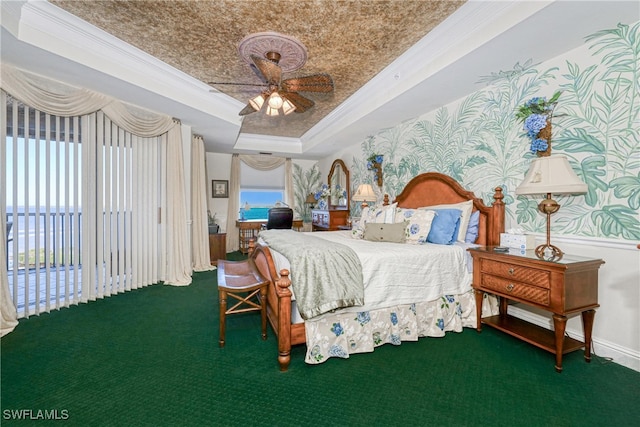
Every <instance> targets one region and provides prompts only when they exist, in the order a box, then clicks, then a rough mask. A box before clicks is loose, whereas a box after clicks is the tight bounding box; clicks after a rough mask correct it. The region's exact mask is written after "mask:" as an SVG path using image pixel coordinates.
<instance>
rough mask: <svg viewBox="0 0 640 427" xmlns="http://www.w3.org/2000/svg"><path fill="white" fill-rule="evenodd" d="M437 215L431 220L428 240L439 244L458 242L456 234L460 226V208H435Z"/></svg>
mask: <svg viewBox="0 0 640 427" xmlns="http://www.w3.org/2000/svg"><path fill="white" fill-rule="evenodd" d="M433 210H434V211H435V213H436V216H435V217H434V218H433V221H432V222H431V230H430V231H429V235H428V236H427V242H429V243H435V244H437V245H452V244H454V243H455V242H456V236H457V235H458V230H459V228H460V218H461V217H462V211H461V210H460V209H433Z"/></svg>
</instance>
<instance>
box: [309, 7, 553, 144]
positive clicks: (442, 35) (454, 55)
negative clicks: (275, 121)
mask: <svg viewBox="0 0 640 427" xmlns="http://www.w3.org/2000/svg"><path fill="white" fill-rule="evenodd" d="M551 3H553V1H536V2H501V1H479V0H470V1H468V2H467V3H465V4H464V5H463V6H462V7H460V9H458V10H457V11H456V12H455V13H453V14H452V15H451V16H449V17H448V18H447V19H446V20H445V21H443V22H442V23H441V24H440V25H438V26H437V27H435V28H434V29H433V30H432V31H430V32H429V33H428V34H427V35H426V36H425V37H423V38H422V39H421V40H420V41H419V42H418V43H416V44H415V45H413V46H412V47H411V48H409V49H408V50H407V51H406V52H405V53H404V54H402V55H401V56H400V57H398V58H397V59H396V60H395V61H393V62H392V63H391V64H390V65H389V66H387V67H386V68H385V69H383V70H382V71H381V72H380V73H378V74H377V75H376V76H375V77H374V78H373V79H371V80H370V81H369V82H367V83H366V84H365V85H364V86H363V87H361V88H360V89H359V90H358V91H357V92H355V93H354V94H353V95H352V96H351V97H349V98H348V99H347V100H346V101H345V102H343V103H342V104H341V105H340V106H338V107H337V108H336V109H335V110H333V111H332V112H331V113H330V114H328V115H327V116H326V117H325V118H323V120H321V121H320V122H319V123H318V124H317V125H316V126H314V127H313V128H311V129H310V130H309V131H308V132H307V133H306V134H305V135H304V136H303V140H304V141H305V142H304V144H303V150H304V151H305V152H306V151H308V150H310V149H312V148H313V147H315V146H316V145H318V144H320V143H322V142H323V141H324V140H326V139H328V138H332V137H334V136H335V135H337V134H338V133H340V132H341V131H342V130H344V129H345V128H346V127H348V126H350V125H352V124H353V123H355V122H357V121H359V120H362V119H364V118H365V117H367V116H368V115H370V114H371V113H373V112H374V111H376V110H377V109H379V108H380V107H381V106H383V105H385V104H388V103H389V102H390V101H392V100H393V99H395V98H397V97H398V96H400V95H402V94H403V93H406V92H407V91H409V90H411V89H413V88H415V87H416V86H418V85H419V84H421V83H422V82H423V81H424V80H425V79H426V78H428V77H429V76H432V75H434V74H436V73H438V72H440V71H442V70H443V69H445V68H446V67H447V66H449V65H451V64H453V63H454V62H456V61H458V60H460V59H461V58H462V57H464V56H465V55H467V54H469V53H470V52H473V51H474V50H475V49H477V48H478V47H480V46H481V45H483V44H485V43H487V42H489V41H490V40H492V39H493V38H495V37H497V36H499V35H500V34H501V33H503V32H505V31H507V30H508V29H509V28H512V27H514V26H516V25H517V24H519V23H520V22H522V21H523V20H525V19H527V18H529V17H530V16H532V15H533V14H535V13H537V12H539V11H540V10H542V9H543V8H545V7H547V6H548V5H549V4H551ZM461 28H464V29H465V31H460V29H461ZM428 112H429V111H420V112H419V113H417V114H416V116H418V115H421V114H425V113H428ZM399 120H400V119H398V118H396V117H395V116H393V114H391V115H389V116H388V119H387V122H384V123H381V122H379V121H376V123H377V124H379V129H383V128H386V127H389V126H393V125H394V124H397V123H398V121H399ZM403 120H406V117H405V118H404V119H403Z"/></svg>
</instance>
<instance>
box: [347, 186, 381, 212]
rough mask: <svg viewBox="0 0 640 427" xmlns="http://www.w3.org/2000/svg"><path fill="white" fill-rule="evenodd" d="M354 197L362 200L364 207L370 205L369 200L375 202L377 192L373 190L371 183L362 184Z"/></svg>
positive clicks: (358, 200)
mask: <svg viewBox="0 0 640 427" xmlns="http://www.w3.org/2000/svg"><path fill="white" fill-rule="evenodd" d="M352 199H353V200H355V201H356V202H362V204H361V205H360V206H361V207H362V208H363V209H364V208H366V207H367V206H369V205H368V204H367V201H369V202H373V201H375V200H376V193H374V192H373V187H372V186H371V184H360V185H359V186H358V189H357V190H356V194H354V195H353V197H352Z"/></svg>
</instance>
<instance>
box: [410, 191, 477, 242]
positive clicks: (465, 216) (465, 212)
mask: <svg viewBox="0 0 640 427" xmlns="http://www.w3.org/2000/svg"><path fill="white" fill-rule="evenodd" d="M420 209H425V210H434V209H460V210H461V211H462V216H461V217H460V228H459V229H458V234H457V235H456V241H457V242H462V243H464V238H465V236H466V235H467V228H469V219H470V218H471V211H472V210H473V200H467V201H466V202H460V203H453V204H450V205H435V206H424V207H422V208H420Z"/></svg>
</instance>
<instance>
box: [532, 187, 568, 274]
mask: <svg viewBox="0 0 640 427" xmlns="http://www.w3.org/2000/svg"><path fill="white" fill-rule="evenodd" d="M538 209H539V210H540V212H542V213H543V214H546V215H547V243H546V244H544V245H540V246H538V247H537V248H536V256H537V257H538V258H540V259H544V260H546V261H558V260H560V259H562V256H563V255H564V253H563V252H562V251H561V250H560V248H558V247H557V246H554V245H552V244H551V214H553V213H556V212H558V210H559V209H560V205H559V204H558V202H556V201H555V200H553V199H552V198H551V193H547V198H546V199H544V200H543V201H541V202H540V204H539V205H538Z"/></svg>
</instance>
